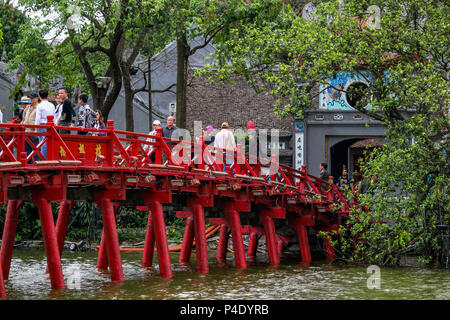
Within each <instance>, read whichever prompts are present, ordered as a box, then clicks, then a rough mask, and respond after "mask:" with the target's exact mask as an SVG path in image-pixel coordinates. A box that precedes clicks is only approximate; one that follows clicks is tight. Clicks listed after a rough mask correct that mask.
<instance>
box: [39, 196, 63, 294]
mask: <svg viewBox="0 0 450 320" xmlns="http://www.w3.org/2000/svg"><path fill="white" fill-rule="evenodd" d="M33 201H34V204H35V205H36V207H38V209H39V217H40V220H41V227H42V235H43V238H44V246H45V252H46V254H47V265H48V270H49V273H50V282H51V284H52V287H53V288H54V289H63V288H65V285H64V276H63V273H62V266H61V258H60V256H59V250H58V240H57V238H56V231H55V222H54V220H53V213H52V207H51V205H50V203H49V202H48V201H47V200H46V199H44V198H43V197H42V196H40V197H39V198H38V199H34V200H33Z"/></svg>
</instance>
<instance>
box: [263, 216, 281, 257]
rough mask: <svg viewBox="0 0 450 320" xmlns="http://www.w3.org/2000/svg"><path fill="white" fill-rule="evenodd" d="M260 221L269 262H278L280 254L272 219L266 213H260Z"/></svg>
mask: <svg viewBox="0 0 450 320" xmlns="http://www.w3.org/2000/svg"><path fill="white" fill-rule="evenodd" d="M260 220H261V223H262V224H263V226H264V234H265V235H266V244H267V251H268V254H269V262H270V264H280V255H279V251H278V241H277V235H276V233H275V225H274V223H273V219H272V218H271V217H269V216H268V215H266V214H261V215H260Z"/></svg>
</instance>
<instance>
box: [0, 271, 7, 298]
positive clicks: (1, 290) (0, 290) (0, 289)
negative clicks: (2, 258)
mask: <svg viewBox="0 0 450 320" xmlns="http://www.w3.org/2000/svg"><path fill="white" fill-rule="evenodd" d="M1 268H2V264H1V263H0V298H4V297H6V290H5V282H4V281H3V272H1Z"/></svg>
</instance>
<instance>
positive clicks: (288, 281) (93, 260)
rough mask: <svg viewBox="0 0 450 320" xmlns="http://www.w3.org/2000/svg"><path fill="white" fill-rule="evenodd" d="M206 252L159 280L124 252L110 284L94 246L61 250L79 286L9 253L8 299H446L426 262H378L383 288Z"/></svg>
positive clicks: (356, 273)
mask: <svg viewBox="0 0 450 320" xmlns="http://www.w3.org/2000/svg"><path fill="white" fill-rule="evenodd" d="M214 255H215V253H211V256H210V259H209V261H210V264H209V268H210V273H208V274H199V273H197V272H196V264H195V261H193V262H191V264H188V265H186V264H184V265H181V264H179V263H178V262H177V260H178V259H177V258H178V256H176V255H174V256H173V257H172V258H173V259H172V269H173V278H162V277H161V276H160V274H159V266H158V264H157V259H156V257H155V260H154V264H153V268H147V269H144V268H142V267H141V258H142V257H141V254H139V253H124V254H122V262H123V270H124V275H125V281H124V282H111V280H110V274H109V272H107V271H99V270H97V268H96V264H97V256H96V253H95V252H81V253H80V252H64V254H63V258H62V264H63V272H64V277H65V279H66V284H67V279H68V277H70V274H71V273H70V272H71V271H70V270H74V268H75V269H76V270H79V274H80V282H79V286H78V287H76V286H75V287H73V288H69V286H68V288H66V289H63V290H54V289H51V286H50V279H49V276H48V274H46V273H45V268H46V259H45V253H44V252H43V250H35V249H33V250H31V249H28V250H24V249H20V250H19V249H18V250H15V251H14V255H13V260H12V264H11V273H10V279H9V280H8V281H6V282H5V287H6V291H7V295H8V296H7V298H6V299H108V300H111V299H137V300H140V299H155V300H162V299H220V300H237V299H239V300H245V299H259V300H264V299H289V300H300V299H450V277H449V275H448V271H446V270H442V269H424V268H383V267H382V268H381V289H375V290H370V289H368V288H367V279H368V277H369V274H367V269H366V268H365V267H354V266H346V265H344V264H340V263H337V262H335V263H333V264H328V263H324V262H319V263H317V262H312V263H309V264H303V263H299V262H298V260H297V261H285V262H284V264H282V265H279V266H271V265H268V264H267V263H264V262H258V261H257V262H256V263H252V264H249V266H248V268H247V269H236V268H235V267H234V261H233V256H232V255H230V257H229V259H228V260H227V261H222V263H218V262H216V260H215V257H214Z"/></svg>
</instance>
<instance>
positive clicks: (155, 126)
mask: <svg viewBox="0 0 450 320" xmlns="http://www.w3.org/2000/svg"><path fill="white" fill-rule="evenodd" d="M158 128H161V121H159V120H155V121H153V130H152V131H150V132H149V133H148V134H149V135H151V136H156V129H158ZM145 141H147V142H153V143H154V142H156V140H155V139H154V138H147V140H145ZM153 148H154V146H153V145H150V144H144V147H143V149H144V150H145V152H147V151H152V150H153ZM150 159H151V160H152V161H153V162H155V154H152V155H151V157H150Z"/></svg>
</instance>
